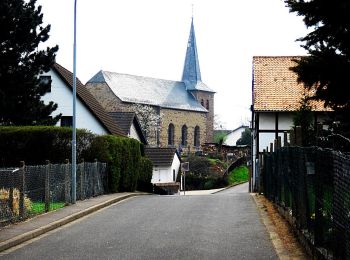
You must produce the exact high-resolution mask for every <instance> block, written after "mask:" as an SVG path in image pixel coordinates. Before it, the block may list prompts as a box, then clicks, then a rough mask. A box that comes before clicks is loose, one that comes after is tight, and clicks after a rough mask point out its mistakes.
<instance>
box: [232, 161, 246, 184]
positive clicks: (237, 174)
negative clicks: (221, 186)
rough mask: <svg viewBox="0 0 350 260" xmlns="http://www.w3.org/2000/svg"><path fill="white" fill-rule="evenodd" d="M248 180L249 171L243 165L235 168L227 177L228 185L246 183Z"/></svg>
mask: <svg viewBox="0 0 350 260" xmlns="http://www.w3.org/2000/svg"><path fill="white" fill-rule="evenodd" d="M248 179H249V169H248V167H247V166H245V165H242V166H239V167H237V168H235V169H234V170H233V171H231V172H230V173H229V175H228V181H229V185H232V184H236V183H240V182H244V181H248Z"/></svg>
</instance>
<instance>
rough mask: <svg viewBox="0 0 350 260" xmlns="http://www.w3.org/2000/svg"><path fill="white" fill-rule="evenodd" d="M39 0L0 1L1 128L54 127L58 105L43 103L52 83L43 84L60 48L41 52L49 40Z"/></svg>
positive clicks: (48, 29)
mask: <svg viewBox="0 0 350 260" xmlns="http://www.w3.org/2000/svg"><path fill="white" fill-rule="evenodd" d="M35 3H36V0H30V1H25V0H1V1H0V125H52V124H55V123H56V122H57V121H58V119H59V117H60V116H56V117H54V118H51V117H50V115H51V113H52V112H53V111H54V110H55V109H56V108H57V104H54V103H53V102H50V104H48V105H45V104H44V103H43V102H42V101H41V100H40V98H41V96H42V95H44V94H45V93H46V92H47V91H48V90H49V88H50V86H51V82H50V81H46V82H44V81H40V79H39V75H40V74H41V73H44V72H48V71H49V69H50V67H51V66H52V64H53V63H54V61H55V56H56V54H55V53H56V52H57V50H58V46H55V47H53V48H49V47H47V48H46V50H40V49H38V47H39V45H40V44H41V43H43V42H45V41H46V40H47V39H48V38H49V32H50V25H47V26H45V27H44V26H42V23H43V14H42V13H41V6H38V7H36V6H35Z"/></svg>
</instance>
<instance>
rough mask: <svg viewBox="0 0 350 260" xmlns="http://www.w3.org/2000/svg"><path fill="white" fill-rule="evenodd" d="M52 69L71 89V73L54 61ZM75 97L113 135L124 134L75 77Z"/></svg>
mask: <svg viewBox="0 0 350 260" xmlns="http://www.w3.org/2000/svg"><path fill="white" fill-rule="evenodd" d="M52 69H53V70H54V71H55V72H56V73H57V74H58V76H59V77H60V78H61V79H62V80H63V81H64V82H65V83H66V85H67V86H68V87H69V88H70V89H71V90H73V73H72V72H70V71H69V70H67V69H66V68H64V67H62V66H61V65H59V64H58V63H55V64H54V65H53V67H52ZM76 87H77V89H76V90H77V97H78V98H79V99H80V100H81V101H82V103H83V104H84V105H85V106H86V107H87V108H88V109H89V110H90V112H91V113H92V114H93V115H94V116H95V117H96V119H97V120H99V121H100V123H101V124H102V125H103V126H104V127H105V128H106V130H107V131H108V132H109V133H111V134H114V135H120V136H125V134H124V133H123V131H122V130H121V129H120V128H119V127H118V125H117V124H116V123H115V122H114V120H113V119H112V118H111V117H110V116H109V115H108V114H107V113H106V112H105V110H104V109H103V108H102V106H101V105H100V104H99V103H98V102H97V100H96V99H95V98H94V97H93V96H92V95H91V94H90V92H89V91H88V90H87V89H86V88H85V86H84V85H83V84H82V83H81V81H80V80H79V79H78V78H77V85H76Z"/></svg>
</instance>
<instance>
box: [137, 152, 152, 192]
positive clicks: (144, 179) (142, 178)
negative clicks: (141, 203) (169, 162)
mask: <svg viewBox="0 0 350 260" xmlns="http://www.w3.org/2000/svg"><path fill="white" fill-rule="evenodd" d="M152 173H153V164H152V162H151V160H149V159H148V158H145V157H142V158H141V167H140V175H139V179H138V181H137V190H139V191H145V192H152V190H153V185H152V183H151V180H152Z"/></svg>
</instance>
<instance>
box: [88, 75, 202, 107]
mask: <svg viewBox="0 0 350 260" xmlns="http://www.w3.org/2000/svg"><path fill="white" fill-rule="evenodd" d="M91 83H102V84H104V83H105V84H107V85H108V87H109V88H110V89H111V90H112V91H113V93H114V94H115V95H116V96H117V97H118V98H120V99H121V100H122V101H124V102H131V103H141V104H146V105H153V106H160V107H163V108H175V109H181V110H192V111H199V112H207V110H206V109H205V108H204V107H203V106H201V104H199V103H198V102H197V101H196V99H195V98H194V97H193V95H192V94H191V93H189V92H188V91H186V87H185V84H184V83H183V82H179V81H171V80H164V79H155V78H148V77H142V76H135V75H128V74H120V73H116V72H109V71H102V70H101V71H100V72H98V73H97V74H96V75H95V76H94V77H92V78H91V79H90V80H89V81H88V83H87V84H91Z"/></svg>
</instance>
